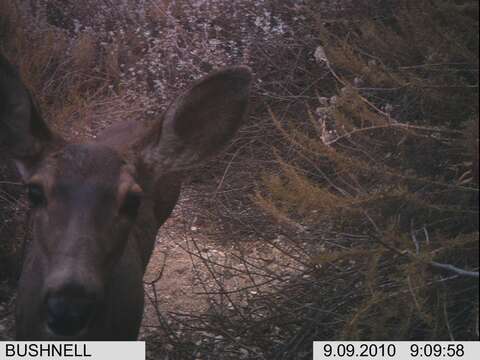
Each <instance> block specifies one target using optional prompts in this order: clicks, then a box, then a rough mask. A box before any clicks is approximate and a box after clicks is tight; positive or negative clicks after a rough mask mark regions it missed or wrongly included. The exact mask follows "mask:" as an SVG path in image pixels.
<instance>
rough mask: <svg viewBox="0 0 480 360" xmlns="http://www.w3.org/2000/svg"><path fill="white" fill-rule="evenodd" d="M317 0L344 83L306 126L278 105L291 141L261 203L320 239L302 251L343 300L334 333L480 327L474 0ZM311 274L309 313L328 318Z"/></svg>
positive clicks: (320, 29) (381, 336)
mask: <svg viewBox="0 0 480 360" xmlns="http://www.w3.org/2000/svg"><path fill="white" fill-rule="evenodd" d="M315 6H316V5H315V3H314V2H312V4H311V6H310V7H308V10H307V12H308V13H309V14H310V19H311V21H312V23H313V24H314V27H315V28H316V34H317V38H318V41H319V44H321V46H319V47H318V48H317V49H316V51H315V57H316V59H317V62H318V64H319V66H323V67H324V68H325V69H326V70H328V71H329V72H330V73H331V75H332V77H333V78H334V79H335V81H336V83H337V86H338V88H339V91H338V93H337V94H336V95H333V96H331V97H320V98H319V101H318V105H317V107H316V108H315V110H312V111H311V112H310V115H309V117H307V119H308V125H305V122H302V121H299V122H297V124H291V123H289V124H285V123H282V122H281V121H279V120H278V119H277V118H276V116H275V115H274V114H273V113H272V118H273V120H274V123H275V124H276V126H277V128H278V130H279V131H280V132H281V133H282V134H283V136H284V139H285V140H286V142H287V143H288V144H290V151H289V152H285V150H284V149H277V150H276V153H277V159H278V160H277V161H278V165H279V167H278V170H277V171H275V172H269V173H267V174H265V175H264V180H263V184H264V186H263V187H261V188H260V189H259V190H258V192H257V194H256V201H257V204H258V205H259V206H260V207H261V208H262V209H263V210H264V211H265V212H266V213H268V214H270V215H271V216H273V218H274V219H276V220H277V221H279V222H280V223H283V224H285V226H286V228H290V229H292V230H293V231H292V230H290V232H291V233H292V232H293V233H295V231H298V228H301V229H303V230H302V231H303V234H302V235H301V236H300V237H301V238H302V237H303V239H304V240H305V239H308V241H309V242H311V243H314V244H315V246H314V248H313V250H311V249H310V250H307V249H304V250H305V253H307V254H308V259H303V260H304V261H308V263H309V264H310V265H309V268H310V270H311V271H312V272H313V273H315V274H316V280H315V282H316V281H320V282H321V283H322V284H324V285H325V277H326V279H328V281H329V282H330V284H326V286H327V287H328V288H330V289H331V291H333V292H334V293H337V295H336V298H337V299H338V300H339V304H338V306H339V307H340V309H339V308H337V310H336V311H337V312H339V313H342V315H341V316H340V315H337V316H336V317H337V321H338V322H339V325H340V326H338V327H337V330H336V331H333V332H331V333H330V334H329V337H330V338H334V339H339V338H342V339H348V340H387V339H388V340H392V339H398V340H407V339H415V340H427V339H430V340H441V339H456V340H460V339H462V340H473V339H478V311H479V310H478V309H479V306H478V261H479V259H478V251H479V249H478V245H479V239H478V118H479V115H478V102H477V100H478V17H477V15H478V2H474V1H463V2H461V3H459V2H456V1H442V2H432V1H404V2H402V3H401V4H399V5H397V6H395V7H394V8H392V9H390V10H391V11H389V13H388V14H384V16H381V17H377V18H371V17H367V18H360V19H359V18H358V17H357V18H355V19H352V20H354V21H349V20H348V19H345V18H344V19H343V20H342V21H334V22H328V21H327V22H325V21H323V20H319V19H318V18H317V17H316V12H315V9H316V7H315ZM298 124H299V125H298ZM292 237H297V238H298V235H292ZM326 249H327V250H326ZM315 282H309V283H307V284H304V286H305V287H304V291H305V292H306V293H307V296H306V298H308V299H309V301H310V300H311V301H312V302H313V303H314V304H315V305H316V306H317V311H315V310H313V309H312V310H311V311H313V313H314V314H315V315H313V316H312V314H311V313H310V312H308V314H307V312H304V313H303V314H302V315H303V316H302V317H301V318H302V320H303V321H308V320H307V319H311V318H315V319H316V321H317V323H319V324H322V323H324V321H323V319H324V318H326V320H327V319H330V317H331V314H328V315H322V313H323V312H325V310H326V309H328V310H329V311H331V309H330V308H328V307H327V308H326V305H325V303H324V299H325V297H326V296H325V295H324V296H323V298H321V299H320V298H319V297H318V295H316V294H314V291H317V290H318V289H317V288H318V286H319V285H318V283H317V284H315ZM332 283H333V284H335V285H334V286H333V288H332V285H331V284H332ZM299 286H301V285H299ZM308 287H311V289H314V290H307V289H308ZM352 289H354V290H353V293H352ZM322 291H323V292H327V291H328V290H327V289H322ZM302 303H303V302H302ZM342 303H343V304H342ZM297 316H298V314H297ZM317 326H318V325H317ZM311 327H312V328H315V325H314V324H311ZM308 331H309V332H310V333H309V334H311V332H312V329H311V328H309V329H308ZM318 331H320V330H318ZM305 335H306V336H307V335H308V334H305Z"/></svg>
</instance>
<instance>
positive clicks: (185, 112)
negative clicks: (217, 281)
mask: <svg viewBox="0 0 480 360" xmlns="http://www.w3.org/2000/svg"><path fill="white" fill-rule="evenodd" d="M250 82H251V72H250V70H249V69H248V68H247V67H243V66H239V67H231V68H226V69H223V70H220V71H217V72H215V73H213V74H211V75H209V76H207V77H205V78H203V79H201V80H200V81H198V82H196V83H194V84H193V85H192V86H191V87H190V88H189V89H188V90H186V91H185V92H184V93H183V94H182V95H180V96H179V97H178V98H177V99H176V100H175V101H174V102H173V103H172V104H171V105H170V106H169V107H168V109H167V111H166V112H165V113H164V114H163V115H162V116H161V117H159V120H158V121H157V122H155V123H152V124H148V125H146V124H143V123H137V122H126V123H121V124H118V125H117V126H115V127H113V128H112V129H110V130H107V131H106V132H105V134H103V135H101V136H100V137H99V138H98V140H97V141H95V142H90V143H83V144H72V143H67V142H66V141H64V140H63V139H62V137H61V136H60V135H59V134H56V133H55V132H54V131H52V130H51V128H50V127H49V126H48V125H47V123H46V122H45V121H44V120H43V119H42V117H41V115H40V112H39V111H38V108H37V107H36V106H35V104H34V101H33V99H32V96H31V95H30V93H29V92H28V91H27V89H26V88H25V86H24V85H23V83H22V81H21V80H20V77H19V76H18V74H17V72H16V71H15V69H14V68H13V67H12V66H11V65H10V64H9V63H8V62H7V61H6V60H5V59H4V58H2V57H0V150H2V151H3V152H6V153H7V154H8V155H9V156H10V157H11V158H12V159H13V160H14V161H15V163H16V165H17V168H18V170H19V173H20V175H21V177H22V179H23V181H24V182H25V184H26V186H27V189H28V190H27V191H28V198H29V201H30V204H31V223H32V233H33V239H32V243H31V246H30V249H29V251H28V254H27V256H26V259H25V263H24V267H23V270H22V275H21V279H20V284H19V289H18V300H17V311H16V327H17V337H18V338H19V339H33V340H52V339H60V340H65V339H69V340H82V339H83V340H99V339H105V340H108V339H110V340H116V339H135V338H136V336H137V334H138V330H139V326H140V320H141V317H142V312H143V286H142V276H143V274H144V271H145V267H146V265H147V263H148V260H149V257H150V255H151V253H152V249H153V246H154V243H155V236H156V232H157V231H158V228H159V227H160V226H161V225H162V224H163V222H164V221H165V220H166V219H167V217H168V216H169V214H170V212H171V211H172V209H173V207H174V205H175V203H176V201H177V199H178V194H179V189H180V184H181V180H182V174H184V172H185V170H188V169H189V168H191V167H193V166H195V165H197V164H198V163H199V162H201V161H203V160H204V159H207V158H208V157H210V156H212V155H214V154H215V153H216V152H217V151H218V150H219V149H221V148H222V147H223V146H224V145H225V144H226V143H227V142H228V141H229V140H230V139H231V138H232V137H233V135H234V134H235V132H236V130H237V129H238V128H239V126H240V125H241V123H242V119H243V117H244V115H245V113H246V110H247V105H248V97H249V88H250Z"/></svg>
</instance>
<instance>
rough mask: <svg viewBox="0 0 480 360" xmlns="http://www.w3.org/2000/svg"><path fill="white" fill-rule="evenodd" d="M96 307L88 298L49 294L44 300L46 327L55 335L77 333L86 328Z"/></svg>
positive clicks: (94, 302) (72, 334)
mask: <svg viewBox="0 0 480 360" xmlns="http://www.w3.org/2000/svg"><path fill="white" fill-rule="evenodd" d="M96 308H97V304H96V301H95V300H92V299H90V298H86V297H72V296H66V295H53V296H49V298H48V299H47V302H46V321H47V326H48V329H49V330H50V331H51V332H52V333H54V334H55V335H60V336H75V335H78V334H80V333H81V332H82V331H83V330H84V329H86V328H87V326H88V324H89V322H90V320H91V319H92V317H93V314H94V313H95V309H96Z"/></svg>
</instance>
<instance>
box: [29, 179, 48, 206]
mask: <svg viewBox="0 0 480 360" xmlns="http://www.w3.org/2000/svg"><path fill="white" fill-rule="evenodd" d="M27 194H28V200H29V201H30V204H31V206H32V207H40V206H44V205H45V204H46V203H47V199H46V197H45V193H44V191H43V188H42V186H41V185H39V184H28V185H27Z"/></svg>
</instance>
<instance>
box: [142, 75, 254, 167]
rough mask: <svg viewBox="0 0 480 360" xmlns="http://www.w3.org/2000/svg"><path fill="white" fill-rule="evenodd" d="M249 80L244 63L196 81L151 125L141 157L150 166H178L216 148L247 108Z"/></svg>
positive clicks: (201, 158)
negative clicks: (156, 123)
mask: <svg viewBox="0 0 480 360" xmlns="http://www.w3.org/2000/svg"><path fill="white" fill-rule="evenodd" d="M251 80H252V73H251V70H250V69H249V68H248V67H246V66H237V67H230V68H226V69H223V70H220V71H217V72H215V73H213V74H211V75H209V76H207V77H205V78H203V79H201V80H200V81H198V82H196V83H195V84H194V85H193V86H192V87H190V88H189V89H188V90H187V91H186V92H185V93H183V94H182V95H181V96H180V97H179V98H178V99H177V100H176V101H175V102H174V103H173V104H172V105H171V106H170V107H169V109H168V110H167V112H166V113H165V116H164V119H163V122H162V123H161V124H159V125H158V126H156V127H154V128H152V129H151V132H150V133H149V134H148V136H147V138H146V139H145V143H144V147H143V149H142V151H141V157H142V160H143V161H144V163H145V164H146V165H147V166H150V167H156V168H162V169H169V170H182V169H186V168H189V167H192V166H195V165H196V164H198V162H199V161H201V160H203V159H205V158H208V157H210V156H211V155H213V154H215V153H216V152H217V151H218V150H220V149H221V148H222V147H223V146H224V145H225V144H226V143H227V142H228V141H229V140H230V139H231V138H232V137H233V135H234V134H235V132H236V131H237V129H238V128H239V127H240V125H241V123H242V120H243V118H244V116H245V114H246V112H247V107H248V99H249V93H250V83H251Z"/></svg>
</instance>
